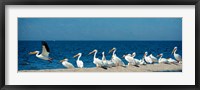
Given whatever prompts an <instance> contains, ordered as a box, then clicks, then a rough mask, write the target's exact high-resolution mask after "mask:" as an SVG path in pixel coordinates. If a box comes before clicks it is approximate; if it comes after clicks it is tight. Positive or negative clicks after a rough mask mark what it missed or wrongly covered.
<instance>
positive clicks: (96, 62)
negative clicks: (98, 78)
mask: <svg viewBox="0 0 200 90" xmlns="http://www.w3.org/2000/svg"><path fill="white" fill-rule="evenodd" d="M97 52H98V51H97V50H96V49H94V50H93V51H92V52H90V53H89V55H90V54H92V53H94V58H93V63H94V64H95V65H96V67H101V65H102V61H101V60H100V59H99V58H97V57H96V54H97Z"/></svg>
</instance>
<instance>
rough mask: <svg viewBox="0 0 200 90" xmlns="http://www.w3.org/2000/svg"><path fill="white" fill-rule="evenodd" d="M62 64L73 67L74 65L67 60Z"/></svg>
mask: <svg viewBox="0 0 200 90" xmlns="http://www.w3.org/2000/svg"><path fill="white" fill-rule="evenodd" d="M62 64H63V66H65V67H67V68H74V66H73V65H72V64H71V63H69V62H67V61H65V62H63V63H62Z"/></svg>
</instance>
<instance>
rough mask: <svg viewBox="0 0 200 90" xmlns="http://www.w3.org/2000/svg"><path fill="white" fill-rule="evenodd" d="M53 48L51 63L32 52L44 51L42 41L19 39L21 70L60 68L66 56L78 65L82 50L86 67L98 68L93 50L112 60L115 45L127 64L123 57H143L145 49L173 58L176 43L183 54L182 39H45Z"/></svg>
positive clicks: (120, 56) (117, 52)
mask: <svg viewBox="0 0 200 90" xmlns="http://www.w3.org/2000/svg"><path fill="white" fill-rule="evenodd" d="M46 42H47V43H48V46H49V48H50V57H51V58H53V61H52V63H49V62H48V61H45V60H41V59H39V58H37V57H36V56H35V55H29V54H28V53H29V52H31V51H36V50H37V51H41V50H42V46H41V41H18V70H41V69H61V68H65V67H64V66H62V64H61V63H60V60H62V59H63V58H64V57H66V58H68V59H69V62H71V63H72V64H73V65H74V66H75V67H77V65H76V59H77V58H73V56H74V55H76V54H77V53H82V57H81V58H80V59H81V60H82V61H83V62H84V67H85V68H91V67H95V65H94V64H93V54H92V55H88V54H89V52H91V51H93V50H94V49H97V50H98V53H97V57H98V58H100V59H101V58H102V52H103V51H104V52H105V55H106V59H107V60H110V58H111V55H112V53H108V52H109V50H110V49H112V48H113V47H115V48H117V51H116V55H117V56H118V57H119V58H121V59H122V60H123V61H124V63H125V64H127V61H126V60H125V59H123V58H122V56H123V55H124V54H128V53H131V54H132V53H133V52H136V57H135V58H137V59H141V58H142V57H143V55H144V52H146V51H147V52H148V55H149V54H153V55H154V56H157V55H158V54H160V53H163V57H164V58H168V57H171V58H174V56H173V55H172V54H171V53H172V50H173V48H174V47H175V46H177V47H178V50H177V52H176V53H178V54H180V55H181V56H182V41H46Z"/></svg>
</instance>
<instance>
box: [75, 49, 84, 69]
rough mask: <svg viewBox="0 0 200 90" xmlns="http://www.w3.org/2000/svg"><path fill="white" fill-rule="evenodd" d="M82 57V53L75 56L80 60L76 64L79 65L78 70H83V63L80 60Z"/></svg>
mask: <svg viewBox="0 0 200 90" xmlns="http://www.w3.org/2000/svg"><path fill="white" fill-rule="evenodd" d="M81 55H82V53H78V54H76V55H75V56H74V58H75V57H78V59H77V60H76V64H77V66H78V68H83V61H82V60H80V57H81Z"/></svg>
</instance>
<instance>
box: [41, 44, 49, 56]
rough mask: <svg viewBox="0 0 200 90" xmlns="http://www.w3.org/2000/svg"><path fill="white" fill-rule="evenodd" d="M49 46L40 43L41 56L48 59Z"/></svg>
mask: <svg viewBox="0 0 200 90" xmlns="http://www.w3.org/2000/svg"><path fill="white" fill-rule="evenodd" d="M49 52H50V50H49V46H48V45H47V43H46V42H45V41H42V55H43V56H46V57H48V56H49Z"/></svg>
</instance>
